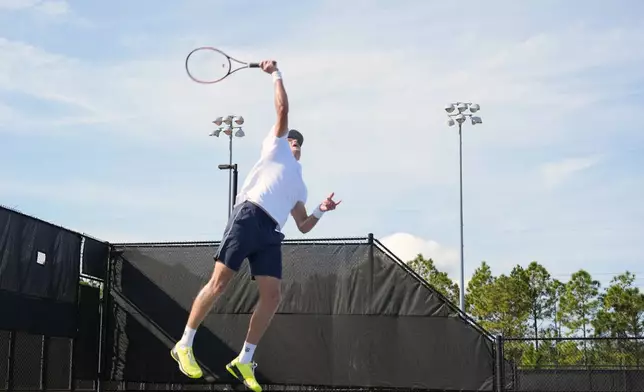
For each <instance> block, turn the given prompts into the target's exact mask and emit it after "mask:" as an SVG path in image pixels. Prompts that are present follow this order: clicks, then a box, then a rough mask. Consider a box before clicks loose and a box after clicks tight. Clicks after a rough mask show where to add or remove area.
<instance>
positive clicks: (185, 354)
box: [170, 344, 203, 378]
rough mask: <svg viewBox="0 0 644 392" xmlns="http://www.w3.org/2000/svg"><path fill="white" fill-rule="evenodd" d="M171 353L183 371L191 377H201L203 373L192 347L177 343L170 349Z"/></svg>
mask: <svg viewBox="0 0 644 392" xmlns="http://www.w3.org/2000/svg"><path fill="white" fill-rule="evenodd" d="M170 355H171V356H172V358H173V359H174V360H175V361H177V363H178V364H179V370H181V373H183V374H185V375H186V376H188V377H190V378H200V377H201V376H202V375H203V372H202V371H201V368H200V367H199V365H198V364H197V361H196V360H195V356H194V354H193V353H192V347H181V346H179V345H178V344H177V345H175V346H174V347H173V348H172V350H170Z"/></svg>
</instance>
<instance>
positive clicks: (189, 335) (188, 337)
mask: <svg viewBox="0 0 644 392" xmlns="http://www.w3.org/2000/svg"><path fill="white" fill-rule="evenodd" d="M195 333H197V330H196V329H192V328H190V327H188V326H186V329H185V330H184V331H183V336H181V340H179V346H182V347H192V341H193V340H194V338H195Z"/></svg>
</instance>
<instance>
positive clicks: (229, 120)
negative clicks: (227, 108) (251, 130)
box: [209, 115, 246, 217]
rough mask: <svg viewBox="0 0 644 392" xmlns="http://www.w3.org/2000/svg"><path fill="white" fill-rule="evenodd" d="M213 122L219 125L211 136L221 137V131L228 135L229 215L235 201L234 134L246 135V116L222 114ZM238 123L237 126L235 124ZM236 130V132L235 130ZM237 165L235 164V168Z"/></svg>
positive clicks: (236, 135) (238, 135)
mask: <svg viewBox="0 0 644 392" xmlns="http://www.w3.org/2000/svg"><path fill="white" fill-rule="evenodd" d="M213 123H214V124H215V125H216V126H217V129H215V130H214V131H212V132H211V133H210V135H209V136H214V137H219V135H220V134H221V132H223V133H224V134H225V135H227V136H228V166H227V170H228V217H230V213H231V211H232V209H233V204H235V201H234V200H233V199H232V197H233V196H232V174H233V173H232V170H233V169H232V168H233V135H234V136H235V137H244V136H245V135H246V134H245V133H244V130H243V129H242V127H241V125H242V124H243V123H244V117H242V116H234V115H228V116H225V117H224V116H222V117H217V118H216V119H215V120H214V121H213ZM233 123H234V124H237V126H235V125H233ZM234 130H236V131H235V132H234V133H233V131H234ZM236 169H237V165H235V170H236Z"/></svg>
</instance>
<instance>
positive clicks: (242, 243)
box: [215, 201, 284, 279]
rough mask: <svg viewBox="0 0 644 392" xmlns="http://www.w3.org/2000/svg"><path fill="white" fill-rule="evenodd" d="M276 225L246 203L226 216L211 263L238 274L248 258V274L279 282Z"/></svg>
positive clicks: (279, 247) (279, 246)
mask: <svg viewBox="0 0 644 392" xmlns="http://www.w3.org/2000/svg"><path fill="white" fill-rule="evenodd" d="M283 239H284V234H282V233H281V232H280V231H279V230H278V225H277V222H275V220H274V219H273V218H271V216H270V215H268V214H267V213H266V212H265V211H264V210H263V209H262V208H260V207H258V206H257V205H255V204H253V203H251V202H249V201H246V202H243V203H240V204H238V205H237V206H235V208H234V209H233V211H232V213H231V214H230V219H229V220H228V224H227V225H226V230H225V231H224V236H223V238H222V240H221V244H219V248H218V249H217V253H215V260H218V261H220V262H222V263H224V264H225V265H226V266H227V267H228V268H230V269H232V270H233V271H239V268H240V267H241V264H242V263H243V262H244V260H245V259H247V258H248V263H249V265H250V273H251V275H252V276H253V277H255V276H272V277H275V278H277V279H282V240H283Z"/></svg>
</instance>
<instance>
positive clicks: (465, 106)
mask: <svg viewBox="0 0 644 392" xmlns="http://www.w3.org/2000/svg"><path fill="white" fill-rule="evenodd" d="M479 110H481V107H480V106H479V105H478V104H476V103H471V102H454V103H450V104H448V105H446V106H445V111H446V112H447V116H448V117H449V120H447V125H449V126H450V127H452V126H454V125H455V124H458V161H459V172H460V180H459V183H460V193H461V197H460V199H461V284H460V307H461V311H463V312H465V262H464V258H463V133H462V126H463V123H464V122H465V120H466V119H467V118H468V117H469V118H470V121H471V123H472V125H476V124H482V123H483V121H482V120H481V117H478V116H474V113H476V112H478V111H479Z"/></svg>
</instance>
